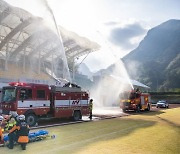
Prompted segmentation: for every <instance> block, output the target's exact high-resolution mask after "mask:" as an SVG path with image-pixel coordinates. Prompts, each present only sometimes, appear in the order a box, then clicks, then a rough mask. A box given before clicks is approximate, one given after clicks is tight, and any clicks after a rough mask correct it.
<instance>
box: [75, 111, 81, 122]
mask: <svg viewBox="0 0 180 154" xmlns="http://www.w3.org/2000/svg"><path fill="white" fill-rule="evenodd" d="M81 118H82V116H81V112H80V111H74V115H73V119H74V120H75V121H78V120H80V119H81Z"/></svg>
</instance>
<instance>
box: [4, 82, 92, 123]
mask: <svg viewBox="0 0 180 154" xmlns="http://www.w3.org/2000/svg"><path fill="white" fill-rule="evenodd" d="M88 100H89V94H88V93H87V92H86V91H82V90H81V87H79V86H77V85H75V84H70V83H69V84H66V85H65V86H63V87H58V86H49V85H44V84H33V83H20V82H13V83H10V84H9V86H6V87H3V89H2V98H1V103H0V110H1V112H2V114H11V113H13V112H17V113H18V114H24V115H25V116H26V121H27V123H28V124H29V125H30V126H34V125H35V124H36V122H37V119H38V118H41V117H54V118H68V117H73V119H74V120H80V119H81V118H82V116H83V115H89V105H88V103H89V102H88Z"/></svg>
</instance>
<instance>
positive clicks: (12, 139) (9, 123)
mask: <svg viewBox="0 0 180 154" xmlns="http://www.w3.org/2000/svg"><path fill="white" fill-rule="evenodd" d="M15 125H16V121H15V119H14V118H13V117H10V119H9V120H8V121H7V124H6V125H5V128H4V130H5V131H9V130H11V129H12V128H13V127H14V126H15ZM8 137H9V145H8V147H9V149H13V147H14V142H15V141H16V132H15V131H14V132H9V134H8Z"/></svg>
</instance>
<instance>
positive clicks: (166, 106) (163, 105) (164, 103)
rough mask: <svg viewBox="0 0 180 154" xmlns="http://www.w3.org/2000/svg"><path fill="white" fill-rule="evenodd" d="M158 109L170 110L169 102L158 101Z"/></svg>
mask: <svg viewBox="0 0 180 154" xmlns="http://www.w3.org/2000/svg"><path fill="white" fill-rule="evenodd" d="M156 107H157V108H158V107H159V108H161V107H162V108H169V104H168V102H167V101H165V100H161V101H158V102H157V104H156Z"/></svg>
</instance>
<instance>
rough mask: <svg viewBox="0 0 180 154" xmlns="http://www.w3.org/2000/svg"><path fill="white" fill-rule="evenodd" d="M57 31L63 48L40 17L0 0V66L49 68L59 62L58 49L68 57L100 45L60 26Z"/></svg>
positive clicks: (78, 54)
mask: <svg viewBox="0 0 180 154" xmlns="http://www.w3.org/2000/svg"><path fill="white" fill-rule="evenodd" d="M61 33H62V40H63V45H64V47H63V46H62V44H60V43H59V42H60V38H59V36H58V35H57V34H56V32H54V30H52V29H51V28H50V27H48V26H47V24H46V22H45V21H44V20H43V19H42V18H40V17H37V16H33V15H32V14H31V13H29V12H27V11H25V10H23V9H21V8H17V7H13V6H11V5H9V4H8V3H6V2H5V1H3V0H0V64H1V65H0V69H4V70H8V63H9V62H12V63H16V64H21V65H22V66H23V67H22V68H23V69H24V71H25V69H26V66H27V65H28V66H30V64H31V63H35V67H36V69H38V72H40V71H41V70H42V68H43V69H44V68H48V69H50V70H51V71H53V68H54V67H55V65H56V66H58V67H62V65H63V62H62V60H63V57H62V52H60V50H62V49H64V50H65V54H66V57H67V60H69V59H72V58H75V57H80V56H82V55H85V54H87V53H90V52H93V51H95V50H97V49H99V48H100V46H99V45H98V44H97V43H94V42H91V41H89V40H88V39H86V38H83V37H79V36H78V35H77V34H75V33H72V32H68V31H66V30H65V29H63V28H62V29H61ZM32 59H33V62H32ZM55 61H58V64H54V63H55ZM44 70H45V69H44ZM59 70H62V68H59Z"/></svg>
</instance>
